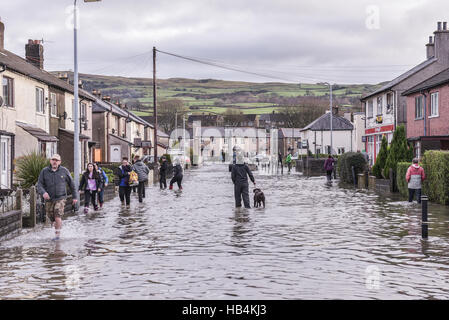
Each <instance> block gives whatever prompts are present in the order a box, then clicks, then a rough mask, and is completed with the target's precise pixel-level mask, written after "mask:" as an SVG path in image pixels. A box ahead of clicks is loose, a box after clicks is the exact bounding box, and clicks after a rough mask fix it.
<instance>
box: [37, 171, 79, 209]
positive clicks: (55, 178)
mask: <svg viewBox="0 0 449 320" xmlns="http://www.w3.org/2000/svg"><path fill="white" fill-rule="evenodd" d="M67 185H69V187H70V190H71V192H72V197H73V199H76V198H77V194H76V190H75V184H74V183H73V179H72V176H71V175H70V172H69V170H67V169H66V168H65V167H63V166H59V167H58V169H56V171H53V170H52V168H51V166H48V167H45V168H44V169H42V171H41V173H40V174H39V179H38V181H37V191H38V192H39V193H40V194H41V195H43V194H44V193H48V195H49V196H50V200H51V201H56V200H61V199H65V198H67Z"/></svg>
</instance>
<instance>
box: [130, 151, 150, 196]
mask: <svg viewBox="0 0 449 320" xmlns="http://www.w3.org/2000/svg"><path fill="white" fill-rule="evenodd" d="M133 168H134V171H135V172H136V173H137V177H138V179H139V185H138V186H137V194H138V196H139V202H143V198H145V184H146V183H147V181H148V173H149V172H150V169H148V167H147V166H146V164H145V163H143V162H142V160H141V159H140V156H138V155H136V156H134V166H133Z"/></svg>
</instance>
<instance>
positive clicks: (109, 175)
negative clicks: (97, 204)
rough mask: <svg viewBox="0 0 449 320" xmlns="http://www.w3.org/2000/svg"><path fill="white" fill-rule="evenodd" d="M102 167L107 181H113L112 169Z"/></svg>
mask: <svg viewBox="0 0 449 320" xmlns="http://www.w3.org/2000/svg"><path fill="white" fill-rule="evenodd" d="M102 169H103V171H104V173H106V175H107V176H108V180H109V183H112V182H113V181H114V178H115V174H114V171H113V170H111V169H109V168H103V167H102Z"/></svg>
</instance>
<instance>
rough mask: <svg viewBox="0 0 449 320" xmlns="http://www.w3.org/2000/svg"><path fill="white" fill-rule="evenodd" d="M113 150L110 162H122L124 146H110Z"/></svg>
mask: <svg viewBox="0 0 449 320" xmlns="http://www.w3.org/2000/svg"><path fill="white" fill-rule="evenodd" d="M110 148H111V159H110V162H120V161H122V159H121V155H122V146H121V145H119V144H113V145H111V146H110Z"/></svg>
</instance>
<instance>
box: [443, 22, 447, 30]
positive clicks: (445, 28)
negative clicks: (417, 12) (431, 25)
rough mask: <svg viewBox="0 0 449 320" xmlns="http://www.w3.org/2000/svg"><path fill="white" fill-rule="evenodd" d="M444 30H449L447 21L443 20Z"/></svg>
mask: <svg viewBox="0 0 449 320" xmlns="http://www.w3.org/2000/svg"><path fill="white" fill-rule="evenodd" d="M443 30H445V31H446V30H447V22H446V21H445V22H443Z"/></svg>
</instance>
